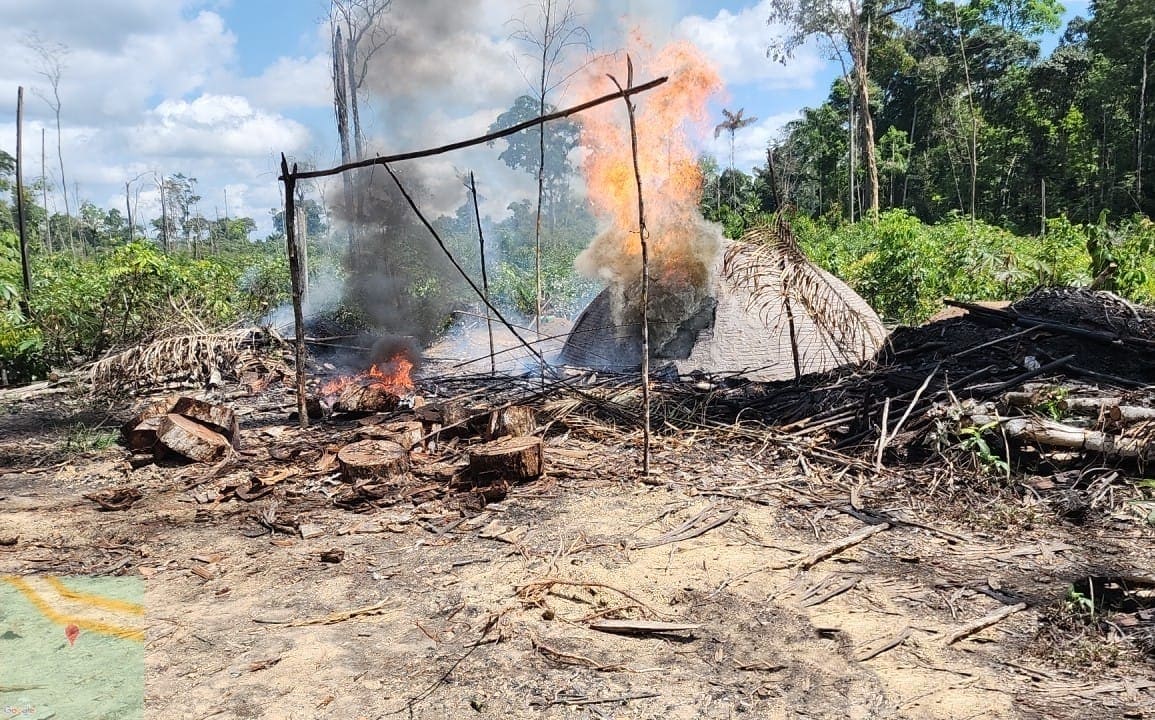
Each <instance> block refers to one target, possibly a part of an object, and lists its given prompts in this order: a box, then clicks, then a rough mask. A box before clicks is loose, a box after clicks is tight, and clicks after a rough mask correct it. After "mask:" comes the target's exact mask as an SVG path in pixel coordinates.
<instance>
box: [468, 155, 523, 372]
mask: <svg viewBox="0 0 1155 720" xmlns="http://www.w3.org/2000/svg"><path fill="white" fill-rule="evenodd" d="M469 192H470V193H472V195H473V217H474V218H475V219H476V220H477V242H478V244H479V245H480V246H481V290H482V300H484V301H485V326H486V328H487V329H488V330H489V374H490V375H496V374H497V360H496V358H495V357H494V353H493V316H492V315H490V314H489V274H488V273H486V271H485V233H484V232H483V231H482V229H481V208H480V204H479V202H478V200H477V182H476V181H475V180H474V179H473V171H472V170H470V171H469ZM539 339H540V335H539Z"/></svg>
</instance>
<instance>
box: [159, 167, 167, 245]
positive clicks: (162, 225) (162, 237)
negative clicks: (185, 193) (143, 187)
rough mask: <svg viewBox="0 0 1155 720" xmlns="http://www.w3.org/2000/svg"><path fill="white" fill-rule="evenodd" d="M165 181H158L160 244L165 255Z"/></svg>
mask: <svg viewBox="0 0 1155 720" xmlns="http://www.w3.org/2000/svg"><path fill="white" fill-rule="evenodd" d="M164 185H165V180H164V179H163V178H161V181H160V244H161V247H163V248H164V251H165V252H166V253H167V252H168V251H169V246H168V202H167V201H166V199H165V191H164Z"/></svg>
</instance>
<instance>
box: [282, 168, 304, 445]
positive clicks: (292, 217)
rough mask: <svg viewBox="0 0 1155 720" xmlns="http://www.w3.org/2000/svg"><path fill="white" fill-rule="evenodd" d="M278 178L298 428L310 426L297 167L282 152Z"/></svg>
mask: <svg viewBox="0 0 1155 720" xmlns="http://www.w3.org/2000/svg"><path fill="white" fill-rule="evenodd" d="M281 179H282V180H283V181H284V183H285V243H286V245H287V246H288V250H289V278H290V279H291V280H292V282H293V324H294V325H295V326H296V343H295V345H296V351H297V352H296V362H297V416H298V417H299V419H300V423H301V427H302V428H307V427H309V412H308V410H307V409H306V407H305V405H306V403H305V318H304V313H303V312H302V311H301V287H302V285H303V283H302V282H301V261H300V258H299V257H298V254H297V232H296V230H297V228H296V225H297V223H296V215H297V212H296V198H294V194H295V190H296V186H297V164H296V163H293V170H292V172H290V171H289V161H288V160H287V159H285V154H284V153H281Z"/></svg>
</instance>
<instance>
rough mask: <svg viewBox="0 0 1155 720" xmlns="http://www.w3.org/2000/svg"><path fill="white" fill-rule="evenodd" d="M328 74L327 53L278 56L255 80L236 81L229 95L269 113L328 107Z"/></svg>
mask: <svg viewBox="0 0 1155 720" xmlns="http://www.w3.org/2000/svg"><path fill="white" fill-rule="evenodd" d="M331 72H332V61H331V59H330V57H329V54H328V53H318V54H316V55H313V56H312V57H279V58H277V59H276V60H275V61H273V63H272V64H271V65H269V66H268V67H266V68H265V70H264V71H263V72H262V73H261V74H260V75H259V76H258V77H255V78H243V79H240V80H238V81H237V82H236V83H235V85H234V87H233V89H232V92H234V93H236V94H239V95H244V96H245V97H247V98H249V99H250V100H252V102H254V103H255V104H257V105H259V106H261V107H266V108H269V109H271V110H279V109H283V108H328V107H332V105H333V98H332V94H333V81H332V78H331V76H330V73H331Z"/></svg>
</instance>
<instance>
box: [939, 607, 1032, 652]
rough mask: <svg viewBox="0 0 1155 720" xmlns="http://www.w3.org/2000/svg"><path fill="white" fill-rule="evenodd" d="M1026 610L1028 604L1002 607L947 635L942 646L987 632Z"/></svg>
mask: <svg viewBox="0 0 1155 720" xmlns="http://www.w3.org/2000/svg"><path fill="white" fill-rule="evenodd" d="M1026 609H1027V604H1026V603H1017V604H1015V605H1007V606H1006V607H1001V608H999V609H998V610H995V611H994V612H992V613H988V614H986V615H984V616H982V617H981V618H979V619H977V620H972V621H971V622H969V623H967V624H966V625H963V626H962V627H961V628H959V629H958V630H955V631H954V632H952V633H951V634H950V635H947V636H946V637H945V638H944V639H943V641H942V644H943V645H954V644H955V643H956V642H958V641H959V640H962V639H963V638H965V637H969V636H971V635H974V634H975V633H977V632H978V631H980V630H985V629H986V628H989V627H990V626H992V625H994V624H996V623H998V622H1001V621H1002V620H1004V619H1005V618H1007V617H1010V616H1011V615H1014V614H1015V613H1017V612H1019V611H1020V610H1026Z"/></svg>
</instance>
